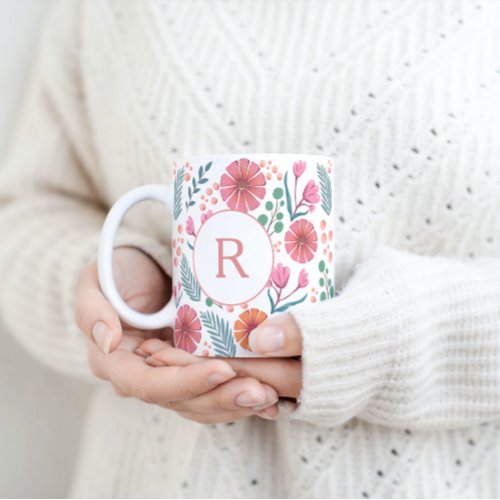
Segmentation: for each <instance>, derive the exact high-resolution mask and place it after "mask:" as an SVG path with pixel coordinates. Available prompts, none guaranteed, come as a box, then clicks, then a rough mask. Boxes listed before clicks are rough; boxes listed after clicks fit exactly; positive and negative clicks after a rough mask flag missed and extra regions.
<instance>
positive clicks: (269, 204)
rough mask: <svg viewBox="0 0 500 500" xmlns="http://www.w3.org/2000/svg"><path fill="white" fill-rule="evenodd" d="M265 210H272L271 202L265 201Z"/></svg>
mask: <svg viewBox="0 0 500 500" xmlns="http://www.w3.org/2000/svg"><path fill="white" fill-rule="evenodd" d="M265 207H266V210H272V209H273V207H274V205H273V202H272V201H266V205H265Z"/></svg>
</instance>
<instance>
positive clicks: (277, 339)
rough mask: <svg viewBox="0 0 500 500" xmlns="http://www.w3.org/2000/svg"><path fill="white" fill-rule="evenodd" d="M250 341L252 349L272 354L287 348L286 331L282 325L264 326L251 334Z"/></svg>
mask: <svg viewBox="0 0 500 500" xmlns="http://www.w3.org/2000/svg"><path fill="white" fill-rule="evenodd" d="M249 342H250V348H251V349H252V351H255V352H261V353H266V354H271V353H273V352H278V351H282V350H283V349H284V348H285V333H284V332H283V328H281V327H280V326H277V325H270V326H264V327H263V328H259V329H257V330H254V331H253V332H252V333H251V334H250V338H249Z"/></svg>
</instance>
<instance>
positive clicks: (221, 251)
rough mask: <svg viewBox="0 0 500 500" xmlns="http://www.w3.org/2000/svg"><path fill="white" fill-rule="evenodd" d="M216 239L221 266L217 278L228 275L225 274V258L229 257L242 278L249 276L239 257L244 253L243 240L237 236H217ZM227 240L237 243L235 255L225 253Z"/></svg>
mask: <svg viewBox="0 0 500 500" xmlns="http://www.w3.org/2000/svg"><path fill="white" fill-rule="evenodd" d="M216 240H217V250H218V252H217V253H218V256H219V266H218V273H217V276H216V278H225V277H226V275H225V274H224V259H228V260H230V261H231V262H232V263H233V265H234V267H235V268H236V270H237V271H238V273H239V274H240V276H241V277H242V278H248V274H247V273H245V271H244V270H243V268H242V267H241V264H240V263H239V262H238V257H239V256H240V255H241V254H242V253H243V244H242V243H241V241H240V240H238V239H236V238H216ZM226 241H232V242H233V243H236V253H235V254H234V255H224V242H226Z"/></svg>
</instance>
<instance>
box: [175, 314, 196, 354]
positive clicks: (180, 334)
mask: <svg viewBox="0 0 500 500" xmlns="http://www.w3.org/2000/svg"><path fill="white" fill-rule="evenodd" d="M200 330H201V323H200V320H199V319H198V316H197V314H196V311H195V310H194V309H193V308H192V307H189V306H188V305H187V304H186V305H183V306H182V307H181V308H180V309H179V311H178V312H177V318H176V319H175V329H174V342H175V347H177V348H178V349H182V350H183V351H187V352H191V353H193V352H194V351H196V346H197V345H198V344H199V343H200V340H201V331H200Z"/></svg>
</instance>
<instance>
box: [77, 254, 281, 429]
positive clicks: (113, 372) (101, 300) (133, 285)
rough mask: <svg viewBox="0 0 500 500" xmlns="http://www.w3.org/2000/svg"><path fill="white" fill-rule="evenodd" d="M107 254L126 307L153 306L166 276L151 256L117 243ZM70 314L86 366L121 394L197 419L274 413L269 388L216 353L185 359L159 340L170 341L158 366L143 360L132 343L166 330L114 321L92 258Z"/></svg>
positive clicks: (166, 289)
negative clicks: (83, 341) (83, 339)
mask: <svg viewBox="0 0 500 500" xmlns="http://www.w3.org/2000/svg"><path fill="white" fill-rule="evenodd" d="M113 262H114V264H113V265H114V275H115V280H116V285H117V288H118V290H119V292H120V293H121V295H122V297H123V298H124V300H125V301H126V302H127V303H128V304H129V305H130V306H131V307H133V308H135V309H137V310H139V311H142V312H153V311H155V310H157V309H159V308H160V307H162V306H163V305H164V303H165V302H166V301H167V299H168V297H169V295H170V280H169V278H168V277H167V276H166V275H165V274H164V273H163V271H162V270H161V269H160V268H159V267H158V266H157V265H156V263H155V262H154V261H153V260H152V259H151V258H149V257H148V256H147V255H146V254H144V253H143V252H141V251H140V250H138V249H135V248H125V247H123V248H117V249H116V250H115V254H114V259H113ZM76 321H77V323H78V325H79V327H80V329H81V330H82V331H83V332H84V333H85V335H86V336H87V337H88V338H89V344H88V358H89V365H90V368H91V370H92V372H93V373H94V374H95V375H96V376H97V377H99V378H102V379H105V380H108V381H110V382H111V384H112V386H113V388H114V389H115V392H117V393H118V394H119V395H121V396H133V397H137V398H139V399H141V400H143V401H145V402H148V403H153V404H157V405H159V406H162V407H165V408H170V409H173V410H176V411H177V412H178V413H180V414H181V415H182V416H184V417H186V418H190V419H192V420H196V421H198V422H205V423H216V422H229V421H234V420H236V419H238V418H242V417H246V416H249V415H254V414H258V415H260V416H262V417H264V418H271V419H272V418H276V417H277V415H278V407H277V405H276V402H277V401H278V395H277V394H276V391H274V389H272V388H271V387H269V386H266V385H265V384H261V383H259V382H258V381H257V380H255V379H252V378H248V377H247V378H235V377H236V373H235V372H234V370H232V369H231V367H230V366H229V365H228V364H227V363H225V362H224V361H223V360H212V359H211V360H207V359H202V358H196V357H194V356H192V358H194V359H191V358H190V359H189V361H187V360H186V355H187V356H189V355H188V354H187V353H185V352H184V351H180V350H179V349H174V348H173V347H172V346H171V345H170V344H168V343H163V342H162V347H165V346H167V347H169V348H170V350H169V353H168V356H166V361H167V364H168V365H169V366H167V367H163V368H162V369H161V370H158V369H153V368H152V367H151V366H150V365H148V364H147V363H146V362H145V360H144V357H143V356H142V355H141V354H143V353H142V352H141V351H140V350H138V349H137V348H138V347H139V345H140V344H141V343H142V342H143V341H144V339H145V338H148V337H150V336H151V335H157V336H159V337H161V338H164V339H168V338H169V337H170V332H169V331H168V330H167V329H164V330H158V331H156V332H148V331H143V330H138V329H134V328H131V327H129V326H128V325H126V324H123V323H122V322H120V319H119V317H118V315H117V314H116V312H115V310H114V309H113V307H112V306H111V304H109V302H108V301H107V300H106V298H105V297H104V295H103V294H102V292H101V290H100V287H99V281H98V276H97V266H96V264H95V263H93V264H91V265H89V266H88V267H87V268H86V269H85V270H84V271H83V272H82V274H81V277H80V280H79V284H78V289H77V300H76ZM152 341H153V342H154V340H152ZM156 341H157V342H160V341H159V340H156Z"/></svg>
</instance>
